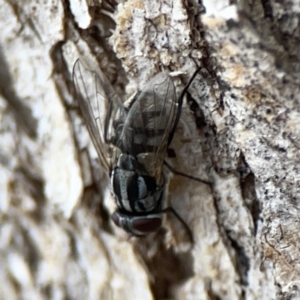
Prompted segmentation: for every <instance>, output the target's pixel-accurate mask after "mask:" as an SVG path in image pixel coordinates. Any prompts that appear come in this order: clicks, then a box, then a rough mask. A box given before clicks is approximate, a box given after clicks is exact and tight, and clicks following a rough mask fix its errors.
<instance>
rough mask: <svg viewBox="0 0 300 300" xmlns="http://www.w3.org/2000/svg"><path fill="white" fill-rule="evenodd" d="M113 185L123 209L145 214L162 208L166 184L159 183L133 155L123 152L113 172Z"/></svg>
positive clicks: (119, 204) (120, 207) (116, 197)
mask: <svg viewBox="0 0 300 300" xmlns="http://www.w3.org/2000/svg"><path fill="white" fill-rule="evenodd" d="M111 186H112V189H113V193H114V196H115V199H116V202H117V206H118V208H119V209H121V210H122V211H125V212H128V213H132V214H145V213H148V212H157V211H159V210H160V209H161V202H162V198H163V190H164V184H157V181H156V179H155V178H154V177H152V176H149V175H148V174H147V173H146V172H145V169H144V168H143V166H142V165H141V164H140V163H139V162H138V161H137V160H136V159H135V158H134V157H133V156H132V155H128V154H124V153H123V154H121V155H120V156H119V158H118V163H117V166H116V167H115V168H114V170H113V172H112V174H111Z"/></svg>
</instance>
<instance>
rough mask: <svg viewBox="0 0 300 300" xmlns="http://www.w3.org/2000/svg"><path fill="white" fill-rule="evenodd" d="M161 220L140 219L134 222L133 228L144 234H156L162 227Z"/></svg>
mask: <svg viewBox="0 0 300 300" xmlns="http://www.w3.org/2000/svg"><path fill="white" fill-rule="evenodd" d="M161 223H162V221H161V218H159V217H157V218H138V219H133V220H132V225H133V228H134V229H135V230H137V231H139V232H142V233H145V234H146V233H150V232H155V231H157V230H158V229H159V228H160V227H161Z"/></svg>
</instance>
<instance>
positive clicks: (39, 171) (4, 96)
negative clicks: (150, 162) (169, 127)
mask: <svg viewBox="0 0 300 300" xmlns="http://www.w3.org/2000/svg"><path fill="white" fill-rule="evenodd" d="M0 16H1V17H0V22H1V40H0V42H1V44H0V66H1V67H0V117H1V125H0V126H1V127H0V129H1V131H0V133H1V134H0V145H1V148H0V163H1V164H0V193H1V194H0V217H1V222H0V224H1V225H0V228H1V230H0V245H1V246H0V249H1V250H0V251H1V256H0V257H1V260H0V263H1V268H0V277H1V285H0V299H67V298H68V299H230V300H234V299H247V300H248V299H300V282H299V278H300V277H299V273H300V267H299V262H298V261H299V259H300V254H299V251H298V247H299V246H298V244H299V243H298V241H299V234H298V231H299V226H300V225H299V216H300V214H299V213H298V208H299V204H298V199H299V185H300V184H299V182H300V177H299V174H300V171H299V167H298V166H299V160H300V156H299V154H298V153H299V148H300V139H299V131H300V115H299V107H300V106H299V95H300V91H299V87H300V85H299V81H300V79H299V78H300V77H299V58H300V52H299V39H300V26H299V21H300V11H299V3H298V2H297V1H294V2H293V1H289V2H288V1H281V2H280V3H279V2H276V3H275V2H271V1H267V0H264V1H244V2H239V3H235V2H234V1H233V2H232V1H221V0H219V1H211V0H204V1H202V3H197V2H196V1H191V0H187V1H185V0H175V1H165V2H163V1H159V0H156V1H150V0H144V1H141V0H128V1H126V2H122V3H119V4H117V3H115V2H113V1H103V2H100V1H96V0H95V1H91V0H90V1H88V0H86V1H78V0H69V1H65V0H61V1H59V0H57V1H47V0H46V1H43V3H40V2H38V1H37V2H33V1H24V0H22V1H15V0H9V1H2V0H0ZM79 57H87V58H89V59H93V60H94V61H96V62H97V64H98V65H99V67H100V68H101V70H102V71H103V72H104V73H105V74H106V76H107V77H108V79H109V81H110V82H111V83H112V85H113V87H114V89H115V90H116V91H117V93H119V95H120V96H121V97H122V98H123V99H127V98H128V97H130V96H131V95H133V94H134V92H136V91H137V90H141V89H143V88H144V86H145V85H146V84H147V82H148V81H149V80H150V79H151V78H152V77H153V76H154V75H155V74H157V73H159V72H162V71H165V72H169V73H170V72H171V74H172V78H173V81H174V84H175V86H176V92H177V95H178V96H179V95H180V93H181V91H182V89H183V88H184V86H185V84H187V82H188V81H189V79H190V78H191V76H192V74H193V73H194V71H195V70H196V69H197V68H198V67H201V70H200V72H199V74H198V75H197V77H196V78H195V80H194V81H193V83H192V85H191V87H190V89H189V90H188V93H187V94H186V97H185V102H184V105H183V108H182V114H181V118H180V122H179V124H178V127H177V129H176V133H175V136H174V140H173V142H172V144H171V148H172V150H173V152H174V153H175V157H167V158H166V160H167V162H168V163H169V164H170V165H171V166H172V168H174V169H175V170H176V171H178V172H181V173H184V174H186V175H188V176H192V177H195V178H198V179H199V180H198V181H197V180H193V179H191V178H188V177H185V176H181V175H178V174H176V172H175V174H174V173H172V172H170V171H168V170H167V169H166V170H164V172H165V176H166V178H168V180H169V183H168V185H167V191H166V196H165V202H164V203H165V206H166V207H167V206H172V207H173V208H174V209H175V210H176V212H177V213H178V214H179V215H180V217H181V218H182V219H183V220H184V221H185V222H186V224H187V225H188V227H189V228H190V230H191V232H192V234H193V239H194V241H193V242H191V241H190V239H189V238H188V234H187V230H186V229H185V228H184V226H182V224H181V223H180V222H178V219H177V218H175V217H174V216H172V215H171V214H166V216H165V221H164V228H162V229H161V230H159V231H158V232H157V233H155V234H150V235H149V236H147V237H145V238H135V237H131V238H128V236H127V235H126V234H125V233H124V232H123V231H122V230H121V229H118V228H116V227H115V226H114V225H113V224H112V222H111V219H110V216H111V214H112V213H113V211H114V210H115V208H116V206H115V202H114V200H113V197H112V195H111V194H110V187H109V178H108V174H107V172H106V171H105V170H104V168H103V167H102V166H101V164H100V163H99V160H98V158H97V154H96V151H95V149H94V147H93V144H92V142H91V140H90V137H89V136H88V133H87V130H86V127H85V124H84V120H83V119H82V115H81V112H80V110H79V108H78V103H77V101H76V99H75V97H74V85H73V81H72V69H73V65H74V63H75V61H76V59H78V58H79Z"/></svg>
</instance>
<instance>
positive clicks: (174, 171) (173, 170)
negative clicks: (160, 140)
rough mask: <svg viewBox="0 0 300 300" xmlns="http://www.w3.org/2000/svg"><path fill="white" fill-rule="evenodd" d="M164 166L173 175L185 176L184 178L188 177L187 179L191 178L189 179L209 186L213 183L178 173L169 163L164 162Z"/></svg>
mask: <svg viewBox="0 0 300 300" xmlns="http://www.w3.org/2000/svg"><path fill="white" fill-rule="evenodd" d="M164 165H165V166H166V167H167V168H168V169H169V170H170V171H171V172H172V173H173V174H175V175H179V176H183V177H186V178H189V179H192V180H195V181H198V182H201V183H205V184H208V185H209V186H211V182H210V181H207V180H203V179H200V178H197V177H194V176H190V175H188V174H185V173H183V172H180V171H177V170H175V169H174V168H173V167H172V166H171V165H170V164H169V163H167V162H166V161H164Z"/></svg>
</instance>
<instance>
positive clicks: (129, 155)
mask: <svg viewBox="0 0 300 300" xmlns="http://www.w3.org/2000/svg"><path fill="white" fill-rule="evenodd" d="M199 70H200V69H198V70H197V71H196V72H195V73H194V75H193V76H192V78H191V79H190V81H189V83H188V84H187V86H186V87H185V88H184V90H183V91H182V93H181V96H180V97H179V99H178V100H177V97H176V90H175V86H174V83H173V81H172V79H171V77H170V76H169V75H168V74H167V73H164V72H162V73H159V74H157V75H156V76H154V77H153V78H152V79H151V80H150V81H149V82H148V83H147V84H146V86H145V87H144V89H143V90H142V91H140V92H138V93H137V94H136V95H135V96H134V97H132V99H130V100H128V101H126V102H122V101H121V99H120V98H119V96H118V95H117V93H116V92H115V91H114V89H113V87H112V86H111V84H110V83H109V81H108V79H107V78H106V77H105V75H104V74H103V72H102V71H101V70H100V69H99V68H97V67H92V66H91V65H90V64H89V63H87V62H85V61H82V60H79V59H78V60H77V61H76V63H75V65H74V68H73V82H74V85H75V91H76V98H77V101H78V103H79V107H80V110H81V112H82V115H83V117H84V120H85V123H86V126H87V129H88V131H89V134H90V137H91V139H92V141H93V144H94V146H95V148H96V151H97V154H98V156H99V159H100V161H101V163H102V164H103V166H104V167H105V168H106V170H107V171H108V172H109V176H110V182H111V190H112V194H113V196H114V198H115V201H116V204H117V210H116V211H115V212H114V213H113V215H112V220H113V222H114V223H115V224H116V225H117V226H118V227H121V228H123V229H124V230H125V231H127V232H128V233H130V234H132V235H135V236H142V235H146V234H148V233H151V232H155V231H157V230H158V229H159V228H160V227H161V226H162V217H163V213H166V212H172V213H173V214H175V215H176V217H177V218H178V219H179V220H180V221H181V222H182V223H183V225H184V226H185V227H186V228H187V229H188V231H189V228H188V227H187V225H186V223H185V222H184V221H183V220H182V218H181V217H180V216H179V215H178V214H177V212H176V211H175V210H174V209H173V208H172V207H167V208H163V199H164V193H165V186H166V179H165V177H164V174H163V166H164V165H166V166H169V165H168V164H167V163H166V162H165V157H166V154H167V150H168V147H169V145H170V143H171V142H172V139H173V136H174V132H175V129H176V126H177V124H178V121H179V118H180V113H181V108H182V103H183V96H184V94H185V92H186V91H187V89H188V88H189V86H190V84H191V82H192V81H193V79H194V78H195V76H196V74H197V72H198V71H199ZM169 167H170V166H169ZM180 174H181V173H180ZM181 175H182V174H181Z"/></svg>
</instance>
